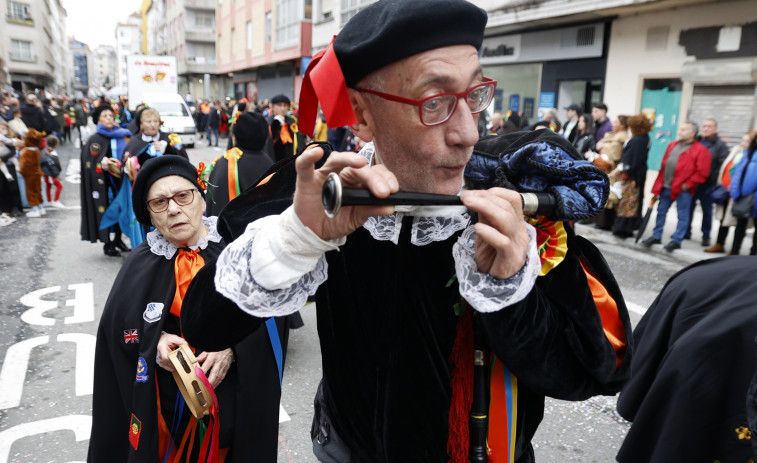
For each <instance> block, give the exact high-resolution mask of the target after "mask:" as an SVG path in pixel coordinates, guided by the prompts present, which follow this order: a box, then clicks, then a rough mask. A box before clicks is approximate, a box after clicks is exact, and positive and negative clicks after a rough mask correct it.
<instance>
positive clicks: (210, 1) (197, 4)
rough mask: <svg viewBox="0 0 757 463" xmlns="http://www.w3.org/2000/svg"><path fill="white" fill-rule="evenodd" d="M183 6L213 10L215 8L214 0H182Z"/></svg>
mask: <svg viewBox="0 0 757 463" xmlns="http://www.w3.org/2000/svg"><path fill="white" fill-rule="evenodd" d="M184 6H185V7H187V8H192V9H194V10H213V11H215V9H216V2H215V1H214V0H184Z"/></svg>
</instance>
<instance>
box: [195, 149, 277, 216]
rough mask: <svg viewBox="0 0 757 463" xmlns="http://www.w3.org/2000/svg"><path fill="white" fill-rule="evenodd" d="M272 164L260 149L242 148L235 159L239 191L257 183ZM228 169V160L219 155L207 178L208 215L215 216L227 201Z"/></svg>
mask: <svg viewBox="0 0 757 463" xmlns="http://www.w3.org/2000/svg"><path fill="white" fill-rule="evenodd" d="M272 165H273V161H271V158H270V157H268V154H266V153H265V152H263V151H262V150H242V156H241V157H240V158H239V160H238V161H237V174H238V177H239V191H245V190H247V189H248V188H251V187H254V186H255V185H257V184H258V181H259V180H260V179H261V176H262V175H263V174H264V173H265V172H266V171H268V169H270V167H271V166H272ZM228 169H229V161H227V160H226V158H224V157H223V156H219V157H218V159H217V160H216V165H215V167H213V171H212V172H211V173H210V177H209V178H208V194H207V200H206V202H207V210H206V214H207V215H208V216H212V215H215V216H217V215H218V214H219V213H220V212H221V209H223V207H224V206H226V204H228V203H229V187H228V177H227V176H228Z"/></svg>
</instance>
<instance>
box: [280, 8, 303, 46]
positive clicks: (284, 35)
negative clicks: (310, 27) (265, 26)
mask: <svg viewBox="0 0 757 463" xmlns="http://www.w3.org/2000/svg"><path fill="white" fill-rule="evenodd" d="M300 7H301V0H277V1H276V48H285V47H289V46H292V45H296V44H297V41H298V40H299V38H300V21H302V17H301V14H300V13H301V11H300Z"/></svg>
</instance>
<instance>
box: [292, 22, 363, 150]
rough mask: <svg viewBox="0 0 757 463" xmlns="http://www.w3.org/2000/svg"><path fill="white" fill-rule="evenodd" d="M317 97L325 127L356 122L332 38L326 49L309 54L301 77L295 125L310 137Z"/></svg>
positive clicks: (316, 114)
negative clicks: (324, 118) (297, 118)
mask: <svg viewBox="0 0 757 463" xmlns="http://www.w3.org/2000/svg"><path fill="white" fill-rule="evenodd" d="M334 38H336V36H335V37H334ZM319 101H320V103H321V109H322V110H323V114H324V116H326V123H327V124H328V125H329V127H342V126H344V125H352V124H355V123H357V117H356V116H355V113H354V112H353V111H352V104H350V96H349V94H348V93H347V84H346V83H345V81H344V74H342V67H341V66H340V65H339V60H338V59H337V57H336V53H335V52H334V40H333V39H332V40H331V43H330V44H329V46H328V47H326V49H324V50H321V51H319V52H318V53H316V54H315V56H313V59H312V60H310V65H309V66H308V69H307V71H306V72H305V77H304V78H303V80H302V89H301V91H300V109H299V126H300V130H301V131H302V132H303V133H305V134H307V135H309V136H311V137H312V136H313V132H314V131H315V120H316V117H318V102H319Z"/></svg>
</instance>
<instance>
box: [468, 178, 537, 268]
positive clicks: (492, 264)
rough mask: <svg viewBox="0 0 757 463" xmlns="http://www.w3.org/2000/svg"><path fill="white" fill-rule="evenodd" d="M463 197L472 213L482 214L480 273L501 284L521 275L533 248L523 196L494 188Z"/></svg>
mask: <svg viewBox="0 0 757 463" xmlns="http://www.w3.org/2000/svg"><path fill="white" fill-rule="evenodd" d="M460 197H461V199H462V200H463V204H465V206H466V207H467V208H468V209H470V210H472V211H475V212H478V223H477V224H476V225H475V229H476V256H475V259H476V265H477V266H478V269H479V270H480V271H482V272H485V273H488V274H489V275H491V276H492V277H494V278H497V279H500V280H504V279H507V278H510V277H512V276H513V275H515V274H516V273H518V272H519V271H520V269H522V268H523V265H525V263H526V256H527V255H528V244H529V237H528V232H527V231H526V222H525V221H524V220H523V203H522V201H523V200H522V199H521V196H520V195H519V194H518V193H517V192H515V191H512V190H506V189H504V188H491V189H489V190H468V191H464V192H463V193H462V195H461V196H460Z"/></svg>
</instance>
